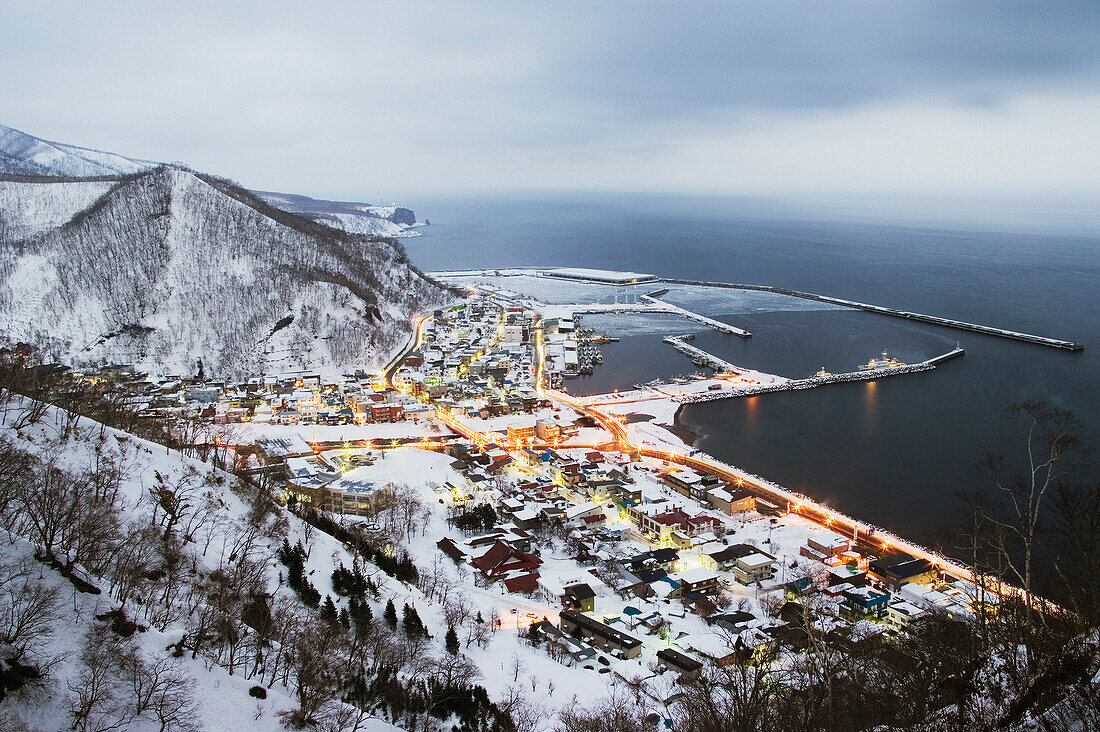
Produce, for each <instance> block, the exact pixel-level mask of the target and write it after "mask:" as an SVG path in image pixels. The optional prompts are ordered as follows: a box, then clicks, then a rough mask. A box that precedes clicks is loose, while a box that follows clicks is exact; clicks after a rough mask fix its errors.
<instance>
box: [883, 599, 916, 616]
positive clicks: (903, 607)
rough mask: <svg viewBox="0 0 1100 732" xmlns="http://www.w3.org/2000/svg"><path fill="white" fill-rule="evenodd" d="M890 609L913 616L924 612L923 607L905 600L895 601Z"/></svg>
mask: <svg viewBox="0 0 1100 732" xmlns="http://www.w3.org/2000/svg"><path fill="white" fill-rule="evenodd" d="M890 610H891V612H898V613H901V614H902V615H908V616H909V617H911V618H915V617H916V616H918V615H920V614H921V613H923V612H924V610H923V609H922V608H919V607H917V606H916V605H914V604H913V603H911V602H905V601H904V600H902V601H901V602H895V603H894V604H893V605H891V606H890Z"/></svg>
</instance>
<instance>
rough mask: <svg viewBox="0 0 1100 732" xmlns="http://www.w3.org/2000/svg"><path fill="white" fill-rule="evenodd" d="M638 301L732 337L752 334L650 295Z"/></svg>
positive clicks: (641, 297)
mask: <svg viewBox="0 0 1100 732" xmlns="http://www.w3.org/2000/svg"><path fill="white" fill-rule="evenodd" d="M638 299H639V300H641V301H642V302H645V303H649V304H650V305H660V306H661V307H662V308H663V309H664V310H665V312H672V313H675V314H676V315H682V316H683V317H685V318H688V319H689V320H694V321H695V322H697V323H702V324H703V325H705V326H707V327H708V328H714V329H715V330H716V331H719V332H721V333H730V334H732V335H737V336H741V337H742V338H751V337H752V333H750V332H748V331H747V330H742V329H741V328H737V327H734V326H732V325H730V324H729V323H723V322H722V321H720V320H715V319H714V318H708V317H707V316H705V315H700V314H699V313H693V312H691V311H690V310H685V309H684V308H682V307H680V306H679V305H673V304H672V303H670V302H666V301H664V300H658V299H657V298H655V297H651V296H650V295H642V296H640V297H639V298H638Z"/></svg>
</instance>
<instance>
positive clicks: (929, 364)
mask: <svg viewBox="0 0 1100 732" xmlns="http://www.w3.org/2000/svg"><path fill="white" fill-rule="evenodd" d="M666 342H667V341H666ZM963 353H965V351H964V350H963V349H962V348H955V349H952V350H950V351H948V352H947V353H943V354H940V355H939V356H935V357H934V358H930V359H928V360H927V361H921V362H920V363H911V364H906V365H904V366H888V367H885V368H878V369H868V370H866V371H850V372H848V373H844V374H827V375H824V376H811V377H809V378H807V379H790V380H788V381H783V382H779V383H774V384H753V385H749V386H744V387H738V388H737V389H723V390H722V391H707V392H699V393H696V394H681V395H680V396H675V397H672V401H674V402H677V403H678V404H696V403H698V402H711V401H715V400H717V399H736V398H738V397H749V396H756V395H757V394H769V393H771V392H776V391H801V390H803V389H813V388H815V387H818V386H825V385H826V384H845V383H849V382H853V381H878V380H879V379H882V378H885V377H887V376H901V375H902V374H915V373H918V372H920V371H931V370H932V369H934V368H936V366H938V365H939V364H941V363H943V362H944V361H949V360H951V359H953V358H957V357H958V356H961V355H963Z"/></svg>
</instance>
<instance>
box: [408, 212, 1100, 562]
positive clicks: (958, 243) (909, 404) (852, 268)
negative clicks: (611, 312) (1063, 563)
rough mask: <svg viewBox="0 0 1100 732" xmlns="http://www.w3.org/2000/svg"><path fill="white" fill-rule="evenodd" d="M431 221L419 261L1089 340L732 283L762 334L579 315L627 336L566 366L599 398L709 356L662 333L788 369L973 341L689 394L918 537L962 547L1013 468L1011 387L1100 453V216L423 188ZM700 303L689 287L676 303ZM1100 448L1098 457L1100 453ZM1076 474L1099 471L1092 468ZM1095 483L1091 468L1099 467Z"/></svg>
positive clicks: (741, 316)
mask: <svg viewBox="0 0 1100 732" xmlns="http://www.w3.org/2000/svg"><path fill="white" fill-rule="evenodd" d="M411 203H415V204H416V205H415V208H416V211H417V214H418V218H420V219H424V218H427V219H429V220H430V222H431V224H430V226H424V227H421V228H419V229H418V231H420V232H421V233H422V235H421V236H418V237H413V238H408V239H405V240H403V243H404V245H405V247H406V249H407V251H408V253H409V255H410V258H411V259H412V261H413V263H414V264H416V265H417V266H419V267H420V268H421V269H423V270H427V271H438V270H455V269H466V268H503V267H539V266H547V267H550V266H556V267H587V268H598V269H609V270H626V271H633V272H642V273H650V274H654V275H657V276H664V277H672V278H682V279H693V280H706V281H722V282H734V283H748V284H768V285H778V286H781V287H786V288H790V289H795V290H803V291H808V292H814V293H819V294H825V295H832V296H836V297H841V298H846V299H851V300H856V301H861V302H867V303H873V304H877V305H885V306H889V307H894V308H899V309H902V310H910V311H915V312H922V313H928V314H932V315H939V316H943V317H947V318H953V319H958V320H964V321H970V322H974V323H981V324H986V325H991V326H996V327H999V328H1006V329H1010V330H1015V331H1021V332H1026V333H1032V334H1036V335H1042V336H1048V337H1052V338H1058V339H1064V340H1071V341H1077V342H1079V343H1081V344H1083V345H1084V350H1083V351H1079V352H1070V351H1065V350H1059V349H1053V348H1046V347H1042V346H1038V345H1032V344H1027V343H1021V342H1017V341H1011V340H1006V339H1002V338H996V337H991V336H984V335H979V334H975V333H970V332H966V331H959V330H953V329H947V328H942V327H937V326H932V325H925V324H920V323H913V322H909V321H905V320H901V319H897V318H891V317H887V316H882V315H876V314H871V313H865V312H861V311H852V310H843V309H832V308H818V307H807V303H806V301H790V307H789V308H788V307H785V306H783V305H776V304H775V303H774V302H766V303H764V304H763V305H762V304H761V301H760V300H759V299H753V298H748V299H746V301H745V303H744V304H743V305H739V304H738V303H737V302H736V301H735V300H734V301H723V300H721V299H719V300H718V301H717V302H716V303H714V304H713V305H712V306H711V307H710V308H709V309H708V310H707V311H706V314H707V315H710V316H712V317H715V318H717V319H719V320H724V321H726V322H730V323H732V324H734V325H737V326H739V327H744V328H747V329H748V330H749V331H751V332H752V333H753V336H752V338H750V339H741V338H738V337H736V336H732V335H724V334H720V333H718V332H715V331H709V330H706V329H702V330H700V329H698V328H686V329H685V326H684V324H683V323H682V322H680V323H675V322H658V323H656V324H652V323H651V324H649V326H648V327H636V324H631V323H630V321H629V320H627V321H624V322H623V324H622V326H621V327H620V328H619V330H620V332H616V328H617V327H618V326H616V324H615V322H614V320H613V319H612V318H609V317H608V316H598V317H596V318H595V320H591V319H589V320H586V323H590V324H592V325H593V327H599V328H600V329H601V330H604V331H607V332H608V334H609V335H615V336H618V337H619V338H620V340H619V342H618V343H612V344H608V345H606V346H604V347H603V352H604V357H605V360H604V364H603V366H602V367H601V368H598V369H597V370H596V372H595V373H594V374H593V375H592V376H591V377H587V378H581V379H578V380H576V381H573V382H567V383H568V384H569V389H570V391H571V392H573V393H597V392H605V391H610V390H611V389H613V388H630V387H631V385H632V384H634V383H639V382H644V381H649V380H650V379H653V378H668V377H671V376H675V375H678V374H684V373H690V372H692V371H696V370H698V369H697V368H696V367H695V366H693V365H692V364H691V362H690V361H688V360H687V359H686V358H685V357H684V356H683V355H682V354H680V353H677V352H676V351H674V350H673V349H672V348H671V347H669V346H667V345H663V344H662V343H661V337H662V335H668V334H675V333H679V332H689V331H690V332H694V333H696V339H695V341H694V343H695V345H697V346H699V347H700V348H703V349H704V350H707V351H710V352H711V353H714V354H715V355H717V356H719V357H721V358H724V359H725V360H727V361H730V362H732V363H734V364H737V365H740V366H744V367H748V368H753V369H758V370H761V371H765V372H770V373H776V374H780V375H783V376H789V377H804V376H809V375H811V374H813V373H814V372H816V371H817V370H818V369H820V368H825V369H826V370H827V371H830V372H834V373H839V372H844V371H854V370H856V367H857V366H858V364H860V363H865V362H866V361H868V360H869V359H871V358H872V357H875V356H877V355H879V354H881V352H882V351H883V350H886V351H888V353H889V354H890V355H891V356H893V357H895V358H898V359H900V360H901V361H905V362H909V363H912V362H916V361H920V360H923V359H926V358H929V357H931V356H934V355H938V354H940V353H944V352H946V351H948V350H951V349H952V348H954V347H955V346H956V344H958V345H960V346H961V347H962V348H964V349H965V351H966V353H965V355H964V356H963V357H961V358H957V359H954V360H952V361H949V362H947V363H944V364H942V365H941V366H940V367H938V368H937V369H935V370H933V371H927V372H922V373H917V374H911V375H904V376H900V375H899V376H895V377H890V378H883V379H879V380H876V381H872V382H859V383H851V384H838V385H831V386H827V387H822V388H816V389H812V390H807V391H798V392H783V393H775V394H765V395H760V396H757V397H752V398H747V399H727V400H722V401H715V402H710V403H703V404H696V405H689V406H686V407H684V408H682V409H681V412H680V414H679V421H680V423H681V426H682V427H683V428H685V429H687V430H689V431H690V432H691V433H692V434H693V436H694V442H695V445H696V447H698V448H700V449H701V450H703V451H705V452H707V453H710V454H712V455H714V456H715V457H717V458H720V459H722V460H725V461H727V462H730V463H732V464H734V465H737V466H739V467H741V468H744V469H745V470H748V471H750V472H752V473H755V474H757V475H760V476H762V477H764V478H767V479H768V480H771V481H774V482H776V483H779V484H780V485H783V486H785V487H787V488H790V489H793V490H796V491H800V492H802V493H804V494H807V495H809V496H812V497H814V498H815V499H818V500H820V501H822V502H824V503H826V504H827V505H829V506H832V507H835V508H836V509H838V510H840V511H842V512H844V513H847V514H850V515H852V516H855V517H858V518H860V519H863V520H866V521H870V522H872V523H875V524H877V525H879V526H883V527H885V528H888V529H891V530H893V531H895V532H897V533H899V534H901V535H903V536H906V537H909V538H911V539H915V540H918V541H923V542H926V543H929V544H933V545H936V546H938V547H941V548H943V549H944V550H945V551H948V552H950V551H951V550H952V545H951V542H952V541H954V540H953V539H952V536H953V535H954V532H955V530H956V529H957V528H958V526H959V525H960V523H961V522H962V521H963V518H964V516H965V504H964V503H963V502H962V501H961V500H960V498H959V495H958V494H959V492H960V491H971V490H974V489H975V488H978V487H980V486H983V485H986V484H985V483H984V480H985V479H984V478H983V477H982V475H981V474H980V473H979V471H978V469H977V466H978V464H979V462H980V461H981V460H982V458H983V456H985V455H986V454H987V453H994V454H1003V455H1005V456H1006V457H1008V458H1009V459H1010V461H1012V462H1014V463H1016V464H1019V460H1020V459H1021V458H1022V457H1023V456H1024V455H1025V454H1026V453H1025V452H1024V451H1025V450H1026V437H1025V431H1024V426H1023V425H1021V424H1019V423H1015V422H1013V421H1011V420H1010V419H1008V418H1007V417H1006V408H1007V407H1008V406H1009V405H1010V404H1011V403H1013V402H1020V401H1023V400H1041V401H1044V402H1046V403H1048V404H1050V405H1051V406H1054V407H1057V408H1060V409H1066V410H1070V411H1072V412H1073V413H1074V414H1075V415H1076V416H1077V417H1078V418H1079V419H1080V420H1081V422H1082V424H1083V427H1082V434H1083V436H1084V438H1085V440H1086V442H1087V443H1089V444H1091V445H1092V446H1097V447H1100V227H1097V226H1096V225H1095V221H1093V220H1090V219H1088V217H1087V216H1086V217H1084V218H1083V219H1081V221H1080V222H1078V221H1076V220H1072V219H1067V218H1061V217H1059V216H1058V215H1056V214H1055V215H1044V216H1039V215H1036V216H1029V215H1027V212H1023V211H1019V210H1010V209H1006V210H1005V211H1004V212H1003V213H1004V215H1003V216H999V215H997V212H996V211H994V212H992V213H991V212H989V211H988V210H987V211H984V212H983V214H982V215H981V216H974V217H968V216H967V214H966V208H965V206H962V207H957V210H956V211H955V212H954V215H953V216H952V217H950V218H948V217H942V219H944V220H941V219H940V218H937V216H936V215H935V210H934V207H932V208H931V209H930V210H929V211H922V212H920V213H919V214H916V215H907V214H905V213H904V212H903V214H900V215H899V214H896V213H892V212H890V211H883V210H878V209H876V210H874V211H867V210H863V209H860V208H859V207H856V206H851V205H847V206H844V207H839V206H835V207H831V206H825V205H808V204H800V203H789V202H787V203H782V202H781V203H776V202H762V201H753V200H747V199H717V198H673V197H664V196H657V195H653V196H627V195H607V196H590V195H585V196H580V195H577V196H569V195H553V196H551V195H539V196H529V197H520V196H516V197H499V198H493V197H478V198H468V199H463V198H451V199H442V200H424V201H413V202H411ZM680 304H683V305H685V306H689V305H690V303H680ZM1095 462H1096V461H1095V460H1094V463H1095ZM1082 479H1086V478H1084V477H1082ZM1092 479H1093V480H1095V477H1093V478H1092Z"/></svg>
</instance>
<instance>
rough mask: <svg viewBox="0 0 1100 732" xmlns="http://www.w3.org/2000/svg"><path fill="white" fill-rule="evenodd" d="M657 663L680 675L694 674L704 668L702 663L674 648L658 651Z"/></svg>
mask: <svg viewBox="0 0 1100 732" xmlns="http://www.w3.org/2000/svg"><path fill="white" fill-rule="evenodd" d="M657 662H658V663H660V664H661V665H662V666H664V667H665V668H667V669H668V670H669V671H675V672H676V673H679V674H693V673H695V672H696V671H698V670H699V669H701V668H703V664H702V663H701V662H700V661H696V660H695V659H694V658H692V657H691V656H689V655H687V654H685V653H680V652H679V651H677V650H675V649H673V648H662V649H661V650H659V651H657Z"/></svg>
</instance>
